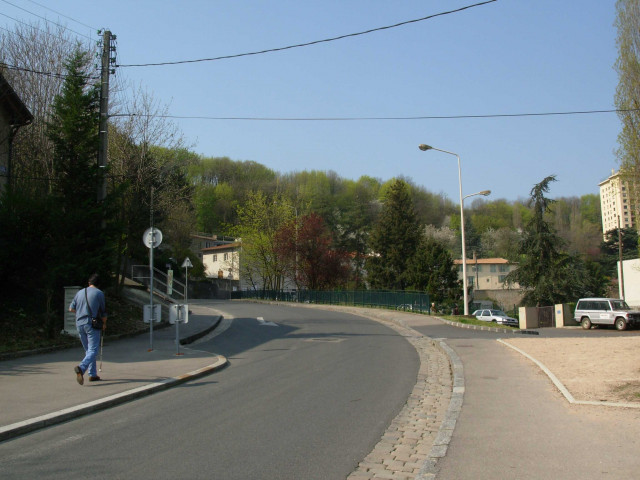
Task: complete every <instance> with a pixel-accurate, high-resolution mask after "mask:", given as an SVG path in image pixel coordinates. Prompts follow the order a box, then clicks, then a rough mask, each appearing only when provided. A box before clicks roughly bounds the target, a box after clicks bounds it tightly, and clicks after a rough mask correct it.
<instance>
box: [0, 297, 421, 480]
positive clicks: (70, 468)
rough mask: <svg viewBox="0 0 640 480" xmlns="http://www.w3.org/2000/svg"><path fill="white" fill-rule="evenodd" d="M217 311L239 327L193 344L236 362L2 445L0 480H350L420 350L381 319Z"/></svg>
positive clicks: (391, 412)
mask: <svg viewBox="0 0 640 480" xmlns="http://www.w3.org/2000/svg"><path fill="white" fill-rule="evenodd" d="M214 308H218V309H219V310H221V311H222V313H223V314H224V315H225V318H227V319H230V318H232V317H233V321H232V322H231V325H230V326H229V328H228V329H227V330H226V331H224V332H223V333H221V334H220V335H218V336H216V337H214V338H209V339H205V341H203V342H201V343H199V344H197V345H195V346H193V348H198V349H202V350H208V351H214V352H216V353H220V354H222V355H225V356H227V357H228V358H229V361H230V366H229V367H228V368H226V369H225V370H223V371H221V372H218V373H216V374H214V375H211V376H207V377H203V378H201V379H199V380H196V381H194V382H189V383H186V384H183V385H182V386H179V387H176V388H173V389H170V390H168V391H166V392H162V393H159V394H156V395H153V396H150V397H146V398H144V399H140V400H137V401H135V402H132V403H129V404H125V405H121V406H119V407H116V408H113V409H111V410H107V411H104V412H101V413H96V414H94V415H90V416H87V417H83V418H80V419H77V420H74V421H71V422H68V423H66V424H62V425H58V426H54V427H51V428H48V429H45V430H42V431H38V432H35V433H33V434H29V435H25V436H23V437H21V438H18V439H16V440H14V441H11V442H5V443H3V444H1V445H0V458H1V459H2V461H1V463H0V477H1V478H3V479H5V480H6V479H12V478H47V479H58V478H60V479H63V478H64V479H66V480H68V479H74V478H83V479H84V478H110V479H119V478H123V479H124V478H127V479H129V478H138V479H145V478H153V479H168V478H189V479H199V478H202V479H204V478H206V479H225V480H231V479H243V480H246V479H248V478H265V479H267V478H278V479H302V478H322V479H333V478H336V479H338V478H345V477H346V476H347V475H348V474H349V473H350V472H351V471H353V470H354V469H355V467H356V466H357V464H358V462H359V461H360V460H362V459H363V458H364V457H365V455H366V454H368V453H369V452H370V451H371V449H372V448H373V446H374V445H375V444H376V443H377V442H378V440H379V439H380V436H381V435H382V433H383V432H384V430H385V428H386V427H387V426H388V424H389V423H390V422H391V420H392V419H393V418H394V417H395V416H396V414H397V413H398V412H399V411H400V409H401V408H402V406H403V405H404V403H405V402H406V399H407V397H408V395H409V393H410V392H411V390H412V388H413V386H414V384H415V381H416V374H417V370H418V367H419V365H418V357H417V354H416V352H415V350H414V348H413V347H412V346H411V345H410V344H409V343H408V342H407V341H406V340H405V339H404V338H402V337H401V336H399V335H398V334H397V333H396V332H395V331H393V330H391V329H389V328H387V327H385V326H383V325H381V324H379V323H377V322H374V321H370V320H366V319H364V318H361V317H357V316H351V315H347V314H343V313H338V312H325V311H320V310H312V309H300V308H292V307H279V306H274V305H262V304H245V303H236V302H227V303H223V304H219V305H216V306H214ZM258 317H260V319H258ZM272 323H273V324H272ZM274 324H275V325H274Z"/></svg>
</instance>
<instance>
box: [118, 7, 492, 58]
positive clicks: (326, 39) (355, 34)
mask: <svg viewBox="0 0 640 480" xmlns="http://www.w3.org/2000/svg"><path fill="white" fill-rule="evenodd" d="M497 1H498V0H487V1H485V2H480V3H475V4H473V5H467V6H466V7H461V8H457V9H455V10H449V11H448V12H441V13H436V14H434V15H429V16H427V17H422V18H416V19H414V20H407V21H405V22H400V23H396V24H394V25H387V26H385V27H378V28H372V29H370V30H365V31H363V32H357V33H349V34H347V35H340V36H338V37H332V38H325V39H324V40H314V41H312V42H306V43H299V44H296V45H289V46H287V47H279V48H270V49H267V50H260V51H257V52H249V53H239V54H235V55H224V56H221V57H212V58H200V59H197V60H179V61H175V62H158V63H137V64H128V65H116V66H117V67H155V66H161V65H179V64H184V63H198V62H213V61H216V60H227V59H230V58H238V57H248V56H250V55H261V54H263V53H272V52H280V51H282V50H290V49H293V48H300V47H308V46H311V45H317V44H319V43H327V42H334V41H336V40H343V39H345V38H350V37H357V36H359V35H366V34H368V33H373V32H379V31H381V30H388V29H390V28H396V27H401V26H404V25H408V24H410V23H417V22H422V21H425V20H430V19H432V18H435V17H441V16H443V15H449V14H452V13H458V12H462V11H463V10H468V9H470V8H474V7H479V6H481V5H486V4H488V3H493V2H497Z"/></svg>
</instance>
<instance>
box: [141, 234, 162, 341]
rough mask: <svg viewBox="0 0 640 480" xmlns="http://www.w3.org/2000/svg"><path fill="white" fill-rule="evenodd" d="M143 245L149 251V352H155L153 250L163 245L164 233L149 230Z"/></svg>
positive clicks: (143, 236)
mask: <svg viewBox="0 0 640 480" xmlns="http://www.w3.org/2000/svg"><path fill="white" fill-rule="evenodd" d="M142 243H144V245H145V246H146V247H147V248H148V249H149V351H152V350H153V322H154V320H155V317H156V316H155V315H154V313H155V310H154V308H153V249H154V248H155V247H157V246H158V245H160V244H161V243H162V232H161V231H160V230H158V229H157V228H154V227H151V228H148V229H147V230H146V231H145V232H144V234H143V235H142Z"/></svg>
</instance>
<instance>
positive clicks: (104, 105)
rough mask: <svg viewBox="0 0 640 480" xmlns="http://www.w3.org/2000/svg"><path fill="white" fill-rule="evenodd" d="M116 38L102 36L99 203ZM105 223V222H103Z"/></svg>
mask: <svg viewBox="0 0 640 480" xmlns="http://www.w3.org/2000/svg"><path fill="white" fill-rule="evenodd" d="M115 39H116V36H115V35H111V32H110V31H109V30H105V31H104V33H103V36H102V56H101V59H102V61H101V71H100V125H99V129H98V142H99V147H98V167H100V169H101V172H100V173H101V176H102V182H101V184H100V185H99V186H98V203H102V202H103V201H104V199H105V198H106V197H107V176H106V174H105V171H104V169H105V168H106V167H107V147H108V145H109V75H110V74H112V73H116V71H115V69H114V68H111V67H112V65H115V63H116V54H115V52H116V47H115V44H114V43H113V42H115ZM103 223H104V222H103Z"/></svg>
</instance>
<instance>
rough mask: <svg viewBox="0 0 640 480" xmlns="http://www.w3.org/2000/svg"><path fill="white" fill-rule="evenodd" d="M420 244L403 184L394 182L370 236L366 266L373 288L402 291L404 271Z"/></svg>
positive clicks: (405, 276) (413, 216)
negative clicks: (369, 248)
mask: <svg viewBox="0 0 640 480" xmlns="http://www.w3.org/2000/svg"><path fill="white" fill-rule="evenodd" d="M419 241H420V226H419V224H418V221H417V220H416V215H415V212H414V210H413V203H412V202H411V198H410V196H409V188H408V185H407V183H406V182H404V181H403V180H400V179H396V180H395V181H394V182H393V183H391V185H390V186H389V188H388V190H387V194H386V198H385V201H384V204H383V206H382V212H381V214H380V218H379V220H378V222H377V223H376V225H375V226H374V229H373V232H372V234H371V244H370V247H371V253H370V256H369V260H368V262H367V271H368V279H369V283H370V284H371V286H372V287H373V288H381V289H394V290H395V289H398V290H404V289H405V288H406V286H407V285H408V283H407V273H406V272H407V267H408V266H409V263H410V262H411V259H412V258H413V256H414V254H415V252H416V249H417V247H418V242H419Z"/></svg>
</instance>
